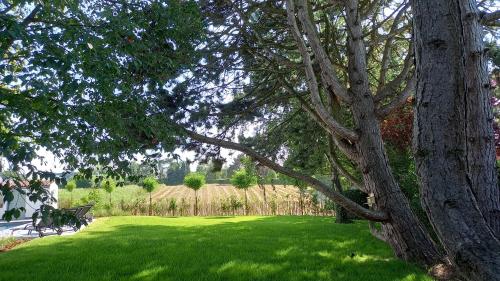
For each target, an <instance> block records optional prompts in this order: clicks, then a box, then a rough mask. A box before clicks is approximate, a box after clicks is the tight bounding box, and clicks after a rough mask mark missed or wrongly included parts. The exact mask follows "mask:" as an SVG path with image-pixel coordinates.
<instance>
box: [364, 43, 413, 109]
mask: <svg viewBox="0 0 500 281" xmlns="http://www.w3.org/2000/svg"><path fill="white" fill-rule="evenodd" d="M409 50H410V52H408V54H407V55H406V58H405V61H404V63H403V70H401V72H400V73H399V74H398V75H397V76H396V77H395V78H394V79H393V80H391V81H390V82H389V83H387V84H385V86H384V87H382V88H381V89H380V90H379V91H377V94H376V95H375V97H374V101H375V102H380V101H382V100H384V99H385V98H387V97H389V96H391V95H392V94H393V92H394V90H395V89H397V88H398V87H399V85H401V83H403V82H404V81H405V80H406V79H408V75H409V74H410V70H411V69H412V66H413V44H410V47H409Z"/></svg>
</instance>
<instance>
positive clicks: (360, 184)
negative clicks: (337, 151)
mask: <svg viewBox="0 0 500 281" xmlns="http://www.w3.org/2000/svg"><path fill="white" fill-rule="evenodd" d="M328 160H329V162H330V164H331V165H332V166H333V167H334V168H335V169H336V170H337V171H338V172H339V173H340V174H341V175H342V176H343V177H345V178H346V179H347V180H348V181H349V182H351V183H352V185H353V186H354V187H356V188H357V189H359V190H362V191H365V192H366V189H365V185H364V184H363V182H362V181H360V180H359V179H357V178H356V177H355V176H353V175H352V174H351V173H349V171H347V170H346V168H345V167H344V166H343V165H342V163H340V161H339V159H338V158H337V157H336V155H330V156H328Z"/></svg>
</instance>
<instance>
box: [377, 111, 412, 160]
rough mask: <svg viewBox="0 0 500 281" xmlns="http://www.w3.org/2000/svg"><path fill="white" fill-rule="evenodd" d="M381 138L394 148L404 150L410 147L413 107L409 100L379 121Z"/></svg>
mask: <svg viewBox="0 0 500 281" xmlns="http://www.w3.org/2000/svg"><path fill="white" fill-rule="evenodd" d="M380 129H381V130H382V138H383V139H384V141H385V142H387V143H389V144H391V145H393V146H394V147H395V148H397V149H400V150H405V149H407V148H410V147H411V139H412V135H413V109H412V107H411V102H410V101H408V103H407V104H406V106H404V107H403V108H401V109H399V110H397V111H395V112H393V113H391V114H390V115H389V116H387V118H386V119H385V120H384V121H382V122H381V123H380Z"/></svg>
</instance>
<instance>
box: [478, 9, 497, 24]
mask: <svg viewBox="0 0 500 281" xmlns="http://www.w3.org/2000/svg"><path fill="white" fill-rule="evenodd" d="M479 21H480V22H481V24H483V25H489V26H498V25H500V10H499V11H494V12H491V13H484V14H482V15H481V17H480V20H479Z"/></svg>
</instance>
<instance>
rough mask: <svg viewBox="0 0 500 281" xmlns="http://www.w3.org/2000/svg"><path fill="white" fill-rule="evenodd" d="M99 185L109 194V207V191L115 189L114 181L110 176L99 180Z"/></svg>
mask: <svg viewBox="0 0 500 281" xmlns="http://www.w3.org/2000/svg"><path fill="white" fill-rule="evenodd" d="M101 187H102V188H103V189H104V190H105V191H106V192H107V193H108V194H109V206H110V207H111V193H112V192H113V191H115V188H116V181H115V180H114V179H112V178H108V179H105V180H103V181H102V182H101Z"/></svg>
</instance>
